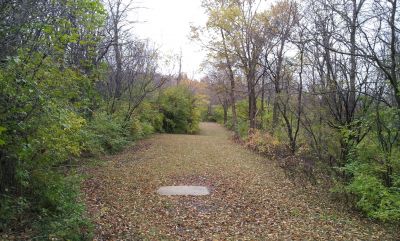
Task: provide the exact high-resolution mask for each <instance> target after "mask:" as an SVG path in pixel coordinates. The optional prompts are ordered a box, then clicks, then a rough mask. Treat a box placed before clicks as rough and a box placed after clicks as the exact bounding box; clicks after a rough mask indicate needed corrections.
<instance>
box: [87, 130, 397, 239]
mask: <svg viewBox="0 0 400 241" xmlns="http://www.w3.org/2000/svg"><path fill="white" fill-rule="evenodd" d="M201 129H202V131H201V133H199V134H198V135H170V134H162V135H155V136H154V137H153V138H151V139H148V140H145V141H143V143H141V144H139V147H140V146H142V147H144V148H138V147H132V149H131V148H127V149H126V150H125V151H124V152H123V153H121V154H119V155H114V156H109V157H107V160H106V164H105V165H102V166H101V167H93V168H89V169H87V170H86V172H87V174H89V178H88V179H87V180H86V181H85V183H84V185H83V190H84V192H85V200H86V204H87V209H88V214H89V215H90V217H91V218H92V220H93V221H94V223H95V225H96V229H95V240H397V239H399V238H400V237H399V234H398V233H396V230H394V229H393V228H392V227H385V226H384V225H383V224H378V223H374V222H372V221H370V220H368V219H366V218H362V217H361V216H359V215H357V214H354V213H352V212H348V211H347V210H346V209H343V208H338V207H337V205H335V203H334V202H333V201H331V200H330V199H329V198H328V197H327V195H324V194H323V191H321V190H318V188H307V189H305V188H299V187H298V186H296V185H293V183H292V182H291V181H290V180H288V179H287V177H286V176H285V175H284V172H283V170H282V169H281V168H280V167H279V166H278V165H277V164H276V163H274V162H273V161H270V160H268V159H266V158H264V157H262V156H260V155H257V154H255V153H252V152H251V151H249V150H246V149H245V148H243V147H241V146H239V145H237V144H235V143H233V142H232V141H230V140H229V133H228V132H227V131H225V130H224V129H223V128H222V127H220V126H219V125H217V124H213V123H202V125H201ZM174 185H193V186H207V187H208V188H209V190H210V191H211V194H210V195H208V196H196V197H193V196H161V195H158V194H157V193H156V190H157V189H158V188H159V187H161V186H174Z"/></svg>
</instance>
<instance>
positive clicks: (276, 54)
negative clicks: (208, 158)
mask: <svg viewBox="0 0 400 241" xmlns="http://www.w3.org/2000/svg"><path fill="white" fill-rule="evenodd" d="M203 7H204V9H205V10H206V12H207V14H208V16H209V18H208V22H207V24H206V25H205V26H193V27H192V37H193V39H195V40H197V41H199V42H200V43H201V44H202V46H203V47H204V49H206V50H208V53H209V56H210V59H209V61H208V64H207V66H208V68H207V69H208V71H209V75H208V76H207V77H206V78H205V79H204V80H203V81H205V82H207V83H209V86H210V87H211V89H213V90H214V91H213V95H214V102H213V103H214V105H215V108H214V110H213V115H212V117H211V118H213V119H215V120H217V121H218V122H220V123H224V124H225V125H226V126H228V127H229V128H231V129H232V130H233V131H234V132H235V133H236V135H237V136H238V138H240V139H242V140H243V141H244V143H245V144H246V145H247V146H249V147H250V148H252V149H255V150H257V151H259V152H262V153H265V154H269V155H276V156H278V157H279V158H278V161H279V162H280V163H281V165H282V166H284V167H285V168H292V169H293V168H295V169H298V168H300V169H301V170H303V171H305V172H306V173H307V175H311V176H313V175H315V174H314V173H315V172H317V171H323V172H325V173H328V174H329V175H328V176H329V177H328V179H329V180H330V181H331V182H335V183H336V184H335V185H334V188H332V191H334V192H336V193H337V194H340V195H342V196H343V197H345V198H346V199H347V200H348V202H349V203H350V204H354V206H355V207H356V208H358V209H359V210H362V211H363V212H365V213H366V214H367V215H368V216H370V217H373V218H377V219H380V220H384V221H399V218H400V189H399V188H400V186H399V183H400V182H399V181H400V178H399V177H400V162H399V160H400V156H399V150H400V149H399V131H400V125H399V124H400V122H399V121H400V119H399V104H400V102H399V81H398V78H399V67H400V62H399V60H400V55H399V51H400V42H399V36H400V32H399V23H400V22H399V13H400V9H399V6H398V2H397V1H395V0H394V1H392V0H388V1H369V0H353V1H325V0H309V1H290V0H281V1H276V2H274V3H272V4H271V5H270V6H265V4H264V3H263V2H262V1H254V0H245V1H230V0H219V1H203ZM209 36H212V38H209Z"/></svg>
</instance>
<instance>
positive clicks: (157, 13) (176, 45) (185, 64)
mask: <svg viewBox="0 0 400 241" xmlns="http://www.w3.org/2000/svg"><path fill="white" fill-rule="evenodd" d="M139 5H140V6H141V7H143V8H141V9H138V10H137V11H136V12H135V13H131V14H136V16H129V17H130V18H131V19H137V20H138V21H139V22H140V23H136V25H135V29H134V33H135V34H136V35H138V36H139V37H140V38H148V39H150V40H151V41H152V42H154V43H155V44H156V46H158V47H159V48H160V50H161V54H167V55H172V54H175V55H179V53H180V51H181V49H182V55H183V59H182V72H186V73H187V74H188V76H189V78H193V77H194V78H196V79H199V78H201V77H202V76H203V74H202V73H201V70H200V64H201V62H202V61H203V59H204V57H205V54H204V53H203V51H201V48H200V47H199V46H198V44H196V43H194V42H191V41H190V40H189V37H188V36H189V34H190V25H196V26H198V25H204V24H205V23H206V21H207V16H206V15H205V14H204V11H203V9H202V8H201V0H143V1H142V2H140V3H139ZM176 71H178V70H176Z"/></svg>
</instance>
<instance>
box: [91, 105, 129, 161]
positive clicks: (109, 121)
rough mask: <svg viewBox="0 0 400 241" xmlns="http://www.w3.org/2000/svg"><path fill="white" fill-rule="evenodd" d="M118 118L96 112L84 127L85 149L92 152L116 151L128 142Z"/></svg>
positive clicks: (125, 132)
mask: <svg viewBox="0 0 400 241" xmlns="http://www.w3.org/2000/svg"><path fill="white" fill-rule="evenodd" d="M127 135H128V134H127V131H125V130H124V128H123V122H122V120H120V118H118V117H115V116H112V115H109V114H107V113H105V112H100V113H96V114H95V115H94V118H93V120H92V121H91V122H90V123H89V124H88V125H87V127H86V128H85V151H87V152H90V153H92V154H100V153H116V152H118V151H120V150H122V148H123V147H124V146H126V144H127V143H129V140H128V136H127Z"/></svg>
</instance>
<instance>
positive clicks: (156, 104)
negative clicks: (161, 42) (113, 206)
mask: <svg viewBox="0 0 400 241" xmlns="http://www.w3.org/2000/svg"><path fill="white" fill-rule="evenodd" d="M0 4H1V7H0V43H1V46H2V47H1V49H0V113H1V114H0V234H1V233H10V234H15V233H19V234H21V233H23V235H26V236H23V238H31V237H35V238H36V239H38V240H42V239H52V238H59V239H69V240H85V239H91V237H92V230H93V225H92V224H91V221H90V219H89V218H87V217H86V215H85V206H84V205H83V202H82V201H81V195H80V193H81V192H80V183H81V181H82V179H83V178H84V177H83V176H82V175H81V173H78V169H79V167H80V166H82V165H84V164H85V163H87V162H90V160H93V159H96V158H97V157H99V156H101V155H105V154H115V153H117V152H119V151H121V150H122V149H123V148H124V147H125V146H127V145H128V144H132V143H133V142H135V141H137V140H139V139H143V138H144V137H146V136H148V135H150V134H153V133H164V132H166V133H178V134H196V133H197V132H198V131H199V123H200V121H201V120H203V121H216V122H218V123H221V124H224V125H225V126H226V127H227V128H229V129H231V130H232V131H233V133H234V139H235V140H237V141H238V142H240V143H242V144H244V145H246V146H247V147H249V148H251V149H253V150H255V151H257V152H260V153H261V154H265V155H267V156H269V157H271V158H272V157H274V158H275V159H276V160H277V161H278V162H279V164H280V165H281V166H282V167H283V168H284V169H288V170H292V171H293V170H296V172H301V173H305V174H306V176H307V177H308V178H309V180H310V181H311V182H312V183H313V184H315V185H317V183H320V182H328V183H329V185H330V187H331V189H330V190H326V192H328V191H329V192H332V193H333V194H334V195H337V196H338V197H339V198H340V199H342V200H346V202H347V204H348V205H350V206H353V207H354V208H355V209H357V210H359V211H361V212H362V213H364V214H365V215H366V216H368V217H371V218H374V219H376V220H379V221H382V222H392V223H396V222H399V221H400V146H399V144H400V139H399V138H400V136H399V135H400V111H399V110H400V109H399V108H400V85H399V82H400V81H399V79H400V40H399V38H400V19H399V18H400V6H399V3H398V2H397V0H384V1H375V0H351V1H342V0H331V1H328V0H306V1H295V0H279V1H276V2H274V3H272V4H269V3H268V4H266V3H265V2H264V1H257V0H204V1H203V4H202V5H203V8H204V11H205V12H206V14H207V16H208V21H207V24H206V25H204V26H193V27H192V31H191V39H192V40H193V41H195V42H197V43H199V44H200V45H201V46H202V47H203V48H204V49H205V50H206V51H207V54H208V55H207V57H208V58H207V60H206V61H205V63H204V69H205V71H206V75H205V77H204V78H203V79H202V80H201V81H199V82H197V81H194V80H190V79H189V78H188V77H187V76H186V75H185V74H184V73H181V66H180V65H181V63H178V61H176V59H175V61H173V60H171V59H167V60H166V61H165V56H162V55H161V53H160V52H159V51H158V49H157V48H156V47H155V45H154V44H153V43H151V42H150V41H149V40H143V39H139V38H138V37H136V36H135V34H134V31H133V30H132V24H133V23H132V21H131V20H130V18H129V14H131V13H132V11H133V10H134V9H135V8H137V5H135V4H136V3H135V2H133V1H123V0H114V1H111V0H104V1H100V0H63V1H50V0H35V1H33V0H5V1H1V2H0ZM179 61H182V60H181V59H180V60H179ZM161 69H162V71H161ZM177 69H179V70H177ZM194 148H195V147H194ZM319 179H321V180H319ZM322 179H323V180H322Z"/></svg>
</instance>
